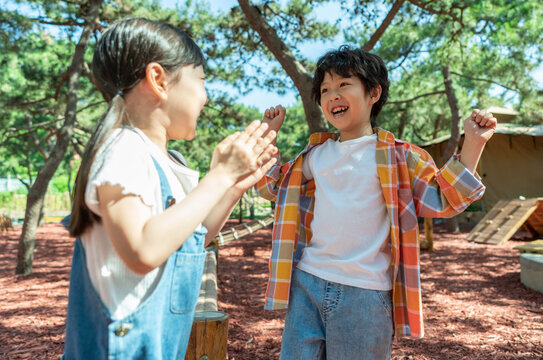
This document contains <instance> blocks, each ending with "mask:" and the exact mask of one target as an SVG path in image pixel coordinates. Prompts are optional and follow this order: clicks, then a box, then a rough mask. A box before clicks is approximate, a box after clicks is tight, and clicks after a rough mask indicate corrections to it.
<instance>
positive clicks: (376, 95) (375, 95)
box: [370, 85, 383, 105]
mask: <svg viewBox="0 0 543 360" xmlns="http://www.w3.org/2000/svg"><path fill="white" fill-rule="evenodd" d="M382 91H383V89H382V88H381V85H377V86H376V87H374V88H373V89H371V91H370V104H371V105H373V104H375V103H376V102H377V101H379V99H380V98H381V92H382Z"/></svg>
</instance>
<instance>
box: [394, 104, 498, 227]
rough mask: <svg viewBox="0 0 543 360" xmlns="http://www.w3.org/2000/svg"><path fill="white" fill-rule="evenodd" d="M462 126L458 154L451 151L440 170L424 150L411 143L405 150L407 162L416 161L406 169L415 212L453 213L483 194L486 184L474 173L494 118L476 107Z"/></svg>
mask: <svg viewBox="0 0 543 360" xmlns="http://www.w3.org/2000/svg"><path fill="white" fill-rule="evenodd" d="M464 128H465V139H464V146H463V148H462V153H461V155H460V156H458V155H454V156H453V157H452V158H451V159H449V161H447V163H446V164H445V165H444V166H443V168H441V169H439V170H438V169H437V167H436V166H435V163H434V161H433V159H432V158H431V156H430V155H429V154H428V153H427V152H426V151H424V150H422V149H420V148H417V147H411V149H410V151H409V152H408V155H407V163H408V164H410V165H412V164H416V165H415V166H410V169H409V170H410V178H411V179H410V180H411V184H412V192H413V201H414V203H415V210H416V213H417V215H418V216H422V217H447V216H452V215H454V214H456V213H459V212H462V211H463V210H465V208H466V207H467V206H468V205H469V204H471V203H472V202H473V201H475V200H477V199H479V198H481V197H482V196H483V194H484V190H485V187H484V185H483V184H482V183H481V181H480V178H479V177H478V176H477V175H474V174H475V169H476V168H477V163H478V162H479V158H480V156H481V153H482V151H483V148H484V145H485V144H486V142H487V141H488V140H489V139H490V138H491V137H492V134H493V133H494V130H495V128H496V119H495V118H494V117H493V116H492V114H491V113H487V112H479V111H478V110H475V111H474V112H473V113H472V115H471V116H470V117H468V118H467V119H466V120H465V125H464ZM400 195H401V194H400ZM400 200H401V199H400Z"/></svg>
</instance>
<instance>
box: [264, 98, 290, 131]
mask: <svg viewBox="0 0 543 360" xmlns="http://www.w3.org/2000/svg"><path fill="white" fill-rule="evenodd" d="M286 113H287V111H286V110H285V108H284V107H282V106H281V105H277V106H275V107H273V106H272V107H270V108H268V109H266V111H264V117H263V118H262V122H263V123H266V124H268V125H269V127H270V131H271V130H273V131H275V132H276V133H277V132H279V129H281V126H282V125H283V121H285V115H286Z"/></svg>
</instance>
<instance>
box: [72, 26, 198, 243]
mask: <svg viewBox="0 0 543 360" xmlns="http://www.w3.org/2000/svg"><path fill="white" fill-rule="evenodd" d="M151 62H157V63H159V64H160V65H161V66H162V67H163V68H164V70H166V72H168V73H170V74H173V73H174V72H175V71H176V70H178V69H179V68H181V67H183V66H186V65H191V64H192V65H194V66H200V65H202V66H204V65H205V61H204V56H203V54H202V51H201V50H200V48H199V47H198V45H196V43H194V41H193V40H192V39H191V38H190V37H189V36H188V35H187V34H185V33H184V32H183V31H182V30H180V29H178V28H176V27H175V26H173V25H170V24H168V23H164V22H159V21H153V20H148V19H144V18H130V19H123V20H120V21H118V22H116V23H115V24H113V25H111V26H110V27H109V28H108V29H107V30H106V31H105V32H104V33H103V35H102V37H101V38H100V40H99V41H98V43H97V44H96V49H95V50H94V57H93V59H92V71H93V75H94V79H95V81H96V86H97V87H98V89H99V90H100V92H101V93H102V96H103V97H104V99H105V100H106V101H107V102H108V103H109V107H108V109H107V111H106V113H105V114H104V116H103V117H102V119H101V120H100V122H99V124H98V126H97V128H96V130H95V131H94V133H93V134H92V136H91V138H90V140H89V142H88V144H87V147H86V149H85V153H84V155H83V159H82V161H81V166H80V167H79V171H78V173H77V178H76V180H75V189H74V194H73V208H72V214H71V219H70V235H71V236H79V235H81V234H83V233H84V232H85V231H86V230H87V228H88V227H90V226H91V225H92V224H93V223H94V222H99V221H100V218H99V217H98V216H97V215H96V214H94V213H93V212H92V211H90V209H89V208H88V207H87V205H86V204H85V190H86V188H87V182H88V178H89V172H90V169H91V165H92V162H93V161H94V157H95V156H96V153H97V151H98V149H99V148H100V146H101V145H102V144H103V142H104V140H105V139H106V138H107V136H108V135H109V134H110V132H111V131H112V130H113V129H115V128H116V127H118V126H119V124H120V123H121V122H124V121H125V109H124V99H123V96H124V95H126V94H128V93H129V92H130V90H131V89H132V88H133V87H134V86H136V84H137V83H138V82H139V81H140V80H141V79H143V78H144V77H145V71H146V67H147V65H148V64H149V63H151Z"/></svg>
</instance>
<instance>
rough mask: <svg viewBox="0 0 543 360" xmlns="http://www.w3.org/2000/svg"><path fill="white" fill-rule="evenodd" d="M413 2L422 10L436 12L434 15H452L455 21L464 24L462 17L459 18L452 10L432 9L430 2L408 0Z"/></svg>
mask: <svg viewBox="0 0 543 360" xmlns="http://www.w3.org/2000/svg"><path fill="white" fill-rule="evenodd" d="M408 1H409V2H410V3H411V4H413V5H415V6H417V7H419V8H421V9H422V10H424V11H427V12H429V13H430V14H434V15H447V16H450V17H451V19H453V20H454V21H456V22H458V23H459V24H460V25H462V26H464V23H463V22H462V19H460V18H458V17H457V16H456V15H454V14H453V13H452V12H448V11H443V10H436V9H432V8H431V7H428V6H427V5H428V4H429V3H431V1H430V2H428V3H423V2H421V1H418V0H408Z"/></svg>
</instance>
